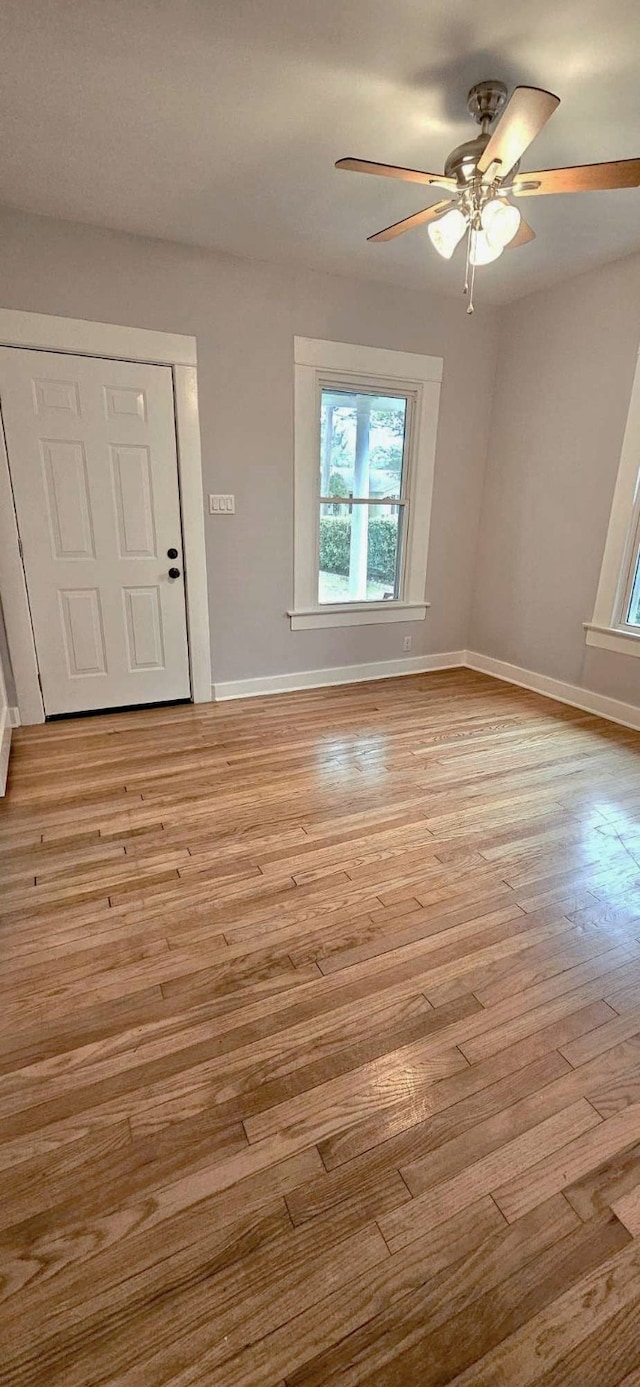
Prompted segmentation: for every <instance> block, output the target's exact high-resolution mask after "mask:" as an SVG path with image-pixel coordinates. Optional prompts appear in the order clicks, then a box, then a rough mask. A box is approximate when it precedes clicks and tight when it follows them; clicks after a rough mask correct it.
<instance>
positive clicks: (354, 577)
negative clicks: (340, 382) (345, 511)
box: [349, 395, 371, 602]
mask: <svg viewBox="0 0 640 1387" xmlns="http://www.w3.org/2000/svg"><path fill="white" fill-rule="evenodd" d="M370 424H371V396H370V395H358V400H357V405H356V456H355V463H354V470H353V494H354V496H359V497H361V496H368V495H369V430H370ZM368 546H369V507H368V506H352V507H351V544H350V551H349V598H350V600H351V601H352V602H366V600H367V558H368Z"/></svg>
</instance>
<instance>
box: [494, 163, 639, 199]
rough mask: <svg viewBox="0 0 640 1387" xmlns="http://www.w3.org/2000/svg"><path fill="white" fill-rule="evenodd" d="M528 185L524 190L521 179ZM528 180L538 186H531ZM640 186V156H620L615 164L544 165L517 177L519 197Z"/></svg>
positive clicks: (515, 179)
mask: <svg viewBox="0 0 640 1387" xmlns="http://www.w3.org/2000/svg"><path fill="white" fill-rule="evenodd" d="M520 182H522V183H523V184H524V185H525V186H524V187H523V188H522V190H520V188H519V187H518V183H520ZM528 183H534V184H535V183H537V184H538V187H533V188H529V187H527V186H526V185H527V184H528ZM638 187H640V159H616V160H614V162H613V163H611V164H578V165H577V166H576V167H575V168H567V169H540V170H539V171H538V172H537V173H521V174H517V175H516V177H515V178H514V180H513V192H514V194H515V196H516V197H533V196H534V195H536V194H538V193H592V192H598V190H599V189H601V188H605V189H606V188H638Z"/></svg>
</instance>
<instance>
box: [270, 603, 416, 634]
mask: <svg viewBox="0 0 640 1387" xmlns="http://www.w3.org/2000/svg"><path fill="white" fill-rule="evenodd" d="M429 605H430V604H429V602H366V603H365V602H362V603H357V602H354V603H349V605H348V606H335V607H309V608H307V609H305V610H300V611H295V612H287V616H288V617H289V618H290V620H291V630H292V631H320V630H322V629H323V628H324V627H326V626H373V625H377V624H378V623H385V622H388V621H424V619H425V617H426V615H427V608H428V607H429Z"/></svg>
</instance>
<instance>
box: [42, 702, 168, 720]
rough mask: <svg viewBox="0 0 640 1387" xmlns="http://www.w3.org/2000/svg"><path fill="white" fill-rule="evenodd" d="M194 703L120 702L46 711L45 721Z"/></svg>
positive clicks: (138, 711)
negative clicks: (104, 706)
mask: <svg viewBox="0 0 640 1387" xmlns="http://www.w3.org/2000/svg"><path fill="white" fill-rule="evenodd" d="M188 703H193V699H192V698H165V699H162V700H161V701H160V702H159V703H158V702H154V703H119V704H117V706H116V707H115V708H82V709H79V710H78V711H77V712H74V713H46V714H45V719H44V720H45V722H63V721H64V719H65V718H99V717H103V716H106V715H107V714H111V713H141V712H143V711H144V710H145V709H146V708H179V707H181V706H182V705H184V704H188Z"/></svg>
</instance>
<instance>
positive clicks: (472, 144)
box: [444, 135, 491, 188]
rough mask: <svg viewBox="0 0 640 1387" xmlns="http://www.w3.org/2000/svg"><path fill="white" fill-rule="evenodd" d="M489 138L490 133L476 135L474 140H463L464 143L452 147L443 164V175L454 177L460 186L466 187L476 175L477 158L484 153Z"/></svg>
mask: <svg viewBox="0 0 640 1387" xmlns="http://www.w3.org/2000/svg"><path fill="white" fill-rule="evenodd" d="M490 138H491V136H490V135H477V136H476V138H475V140H465V143H464V144H459V145H457V146H456V148H455V149H452V151H451V153H450V154H449V156H448V158H447V160H446V163H445V166H444V172H445V176H446V177H447V178H455V180H456V182H457V184H458V187H460V188H466V187H467V184H469V183H472V182H473V179H474V178H475V175H476V170H477V167H478V160H479V158H480V156H481V155H482V154H483V153H484V151H485V149H486V147H487V145H488V143H489V140H490Z"/></svg>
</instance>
